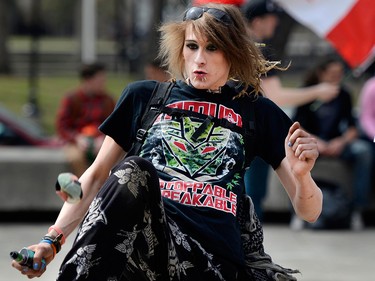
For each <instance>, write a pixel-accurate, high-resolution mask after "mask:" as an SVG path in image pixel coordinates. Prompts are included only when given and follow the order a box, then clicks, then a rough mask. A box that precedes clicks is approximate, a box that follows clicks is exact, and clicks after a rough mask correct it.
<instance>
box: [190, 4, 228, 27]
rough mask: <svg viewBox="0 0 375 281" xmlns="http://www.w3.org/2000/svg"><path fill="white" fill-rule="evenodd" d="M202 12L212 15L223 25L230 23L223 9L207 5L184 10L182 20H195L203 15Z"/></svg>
mask: <svg viewBox="0 0 375 281" xmlns="http://www.w3.org/2000/svg"><path fill="white" fill-rule="evenodd" d="M204 13H208V14H210V15H211V16H213V17H214V18H215V19H216V20H217V21H219V22H221V23H223V24H224V25H230V24H232V19H231V17H230V16H229V15H228V14H227V13H226V12H224V11H222V10H219V9H216V8H207V7H192V8H190V9H189V10H187V11H186V13H185V15H184V19H183V20H184V21H186V20H197V19H199V18H201V17H202V16H203V14H204Z"/></svg>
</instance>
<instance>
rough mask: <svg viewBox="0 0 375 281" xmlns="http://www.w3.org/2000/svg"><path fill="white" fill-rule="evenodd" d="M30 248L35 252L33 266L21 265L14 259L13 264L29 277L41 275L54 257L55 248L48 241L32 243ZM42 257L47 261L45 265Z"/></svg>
mask: <svg viewBox="0 0 375 281" xmlns="http://www.w3.org/2000/svg"><path fill="white" fill-rule="evenodd" d="M28 249H30V250H32V251H34V252H35V254H34V260H33V268H29V267H27V266H24V265H21V264H19V263H18V262H16V261H15V260H13V261H12V266H13V267H14V268H15V269H17V270H19V271H20V272H21V274H23V275H26V276H27V277H28V278H34V277H40V276H42V274H43V273H44V272H45V271H46V269H47V265H48V264H49V263H50V262H51V261H52V260H53V259H54V253H53V249H52V247H51V245H50V244H48V243H39V244H35V245H31V246H29V247H28ZM42 258H43V259H44V260H45V261H46V263H45V265H44V264H43V263H42Z"/></svg>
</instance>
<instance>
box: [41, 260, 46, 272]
mask: <svg viewBox="0 0 375 281" xmlns="http://www.w3.org/2000/svg"><path fill="white" fill-rule="evenodd" d="M45 268H46V264H45V263H44V262H42V267H41V268H40V269H41V270H44V269H45Z"/></svg>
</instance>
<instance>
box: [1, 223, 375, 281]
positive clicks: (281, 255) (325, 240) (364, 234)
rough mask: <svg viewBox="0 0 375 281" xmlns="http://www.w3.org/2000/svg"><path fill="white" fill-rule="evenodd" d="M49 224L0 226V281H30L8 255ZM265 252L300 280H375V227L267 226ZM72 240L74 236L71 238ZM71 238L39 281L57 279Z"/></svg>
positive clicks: (37, 237) (31, 241)
mask: <svg viewBox="0 0 375 281" xmlns="http://www.w3.org/2000/svg"><path fill="white" fill-rule="evenodd" d="M48 226H49V224H6V223H2V224H0V249H2V250H1V254H0V281H14V280H28V279H27V278H25V277H23V276H21V275H20V274H19V273H18V272H17V271H16V270H14V269H13V268H12V267H11V266H10V258H9V252H10V251H13V250H19V249H20V248H21V247H22V246H24V245H29V244H32V243H34V242H36V241H38V240H39V239H40V237H41V235H43V234H44V233H45V230H46V229H47V228H48ZM264 234H265V248H266V252H267V253H268V254H270V255H271V256H272V257H273V260H274V262H276V263H279V264H281V265H284V266H286V267H290V268H297V269H299V270H300V271H301V272H302V274H301V275H299V276H297V277H298V280H300V281H358V280H375V279H374V260H375V228H374V227H371V228H367V229H366V230H364V231H361V232H353V231H312V230H302V231H299V232H293V231H292V230H290V229H289V228H288V226H287V225H274V224H266V225H265V227H264ZM70 238H71V237H70ZM71 240H72V239H68V241H67V243H66V245H65V246H64V248H63V250H62V251H61V252H60V253H59V255H58V256H57V258H56V259H55V260H54V261H53V263H52V264H50V265H49V266H48V270H47V272H46V273H45V274H44V275H43V276H42V277H41V278H39V279H36V280H40V281H47V280H48V281H51V280H55V277H56V272H57V270H58V266H59V264H60V262H61V261H62V258H63V256H64V254H65V253H66V251H67V249H68V248H69V245H70V244H71Z"/></svg>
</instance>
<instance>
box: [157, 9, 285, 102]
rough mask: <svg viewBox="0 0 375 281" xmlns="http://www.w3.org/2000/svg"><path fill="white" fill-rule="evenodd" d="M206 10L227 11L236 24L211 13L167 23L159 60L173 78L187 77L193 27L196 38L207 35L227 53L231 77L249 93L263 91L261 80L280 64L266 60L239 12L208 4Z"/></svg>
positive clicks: (163, 31) (164, 28)
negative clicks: (188, 34)
mask: <svg viewBox="0 0 375 281" xmlns="http://www.w3.org/2000/svg"><path fill="white" fill-rule="evenodd" d="M205 7H207V8H215V9H220V10H222V11H224V12H226V13H227V14H228V15H229V16H230V17H231V20H232V22H233V23H231V24H228V25H226V24H223V23H222V22H219V21H218V20H216V19H215V18H214V17H213V16H212V15H210V14H209V13H203V15H202V17H200V18H199V19H196V20H186V21H178V22H170V23H165V24H164V25H162V26H161V27H160V28H159V31H160V32H161V39H160V49H159V55H158V56H159V58H160V59H161V60H162V61H163V64H164V65H165V66H166V67H167V68H168V70H169V72H171V73H172V75H173V76H175V77H178V78H184V68H185V65H184V59H183V55H182V51H183V47H184V43H185V32H186V29H187V27H188V26H190V25H192V28H193V31H194V32H195V33H196V34H197V36H202V35H204V36H205V37H206V38H207V40H208V41H210V42H211V43H212V44H214V45H215V46H216V47H217V48H218V49H220V50H222V51H223V52H224V55H225V57H226V59H227V61H228V62H229V63H230V71H229V78H230V79H234V80H238V81H239V82H241V83H243V86H244V90H243V91H242V92H241V93H240V96H241V95H243V94H246V92H245V91H246V89H248V87H249V86H251V87H252V88H253V89H254V90H253V91H255V92H256V93H258V92H259V91H261V87H260V77H261V75H263V74H266V72H267V71H269V70H270V69H272V68H278V66H277V65H278V63H279V62H270V61H267V60H265V59H264V57H263V55H262V53H261V52H260V50H259V48H258V46H257V45H256V43H254V42H253V41H252V40H251V39H250V37H249V36H248V35H247V34H246V28H245V21H244V18H243V15H242V14H241V12H240V10H239V9H238V8H237V7H236V6H233V5H219V4H208V5H206V6H205Z"/></svg>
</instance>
